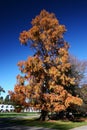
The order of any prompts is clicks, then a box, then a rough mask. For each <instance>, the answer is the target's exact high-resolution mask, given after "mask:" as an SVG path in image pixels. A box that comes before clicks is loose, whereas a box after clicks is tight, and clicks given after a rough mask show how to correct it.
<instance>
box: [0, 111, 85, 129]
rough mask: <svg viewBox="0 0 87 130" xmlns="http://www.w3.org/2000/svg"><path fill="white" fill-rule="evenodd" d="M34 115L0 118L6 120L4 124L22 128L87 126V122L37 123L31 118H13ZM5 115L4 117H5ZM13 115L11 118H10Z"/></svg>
mask: <svg viewBox="0 0 87 130" xmlns="http://www.w3.org/2000/svg"><path fill="white" fill-rule="evenodd" d="M34 114H36V113H6V114H5V113H2V114H1V113H0V115H1V116H0V117H1V118H3V117H5V118H7V122H6V123H11V124H15V125H24V126H37V127H46V128H53V129H59V130H69V129H71V128H75V127H79V126H83V125H87V121H81V122H71V121H61V120H59V121H54V120H52V121H51V120H50V121H45V122H44V121H38V120H36V119H35V118H33V117H32V119H24V118H13V117H20V116H27V117H29V116H32V115H34ZM5 115H6V116H5ZM12 115H13V116H12Z"/></svg>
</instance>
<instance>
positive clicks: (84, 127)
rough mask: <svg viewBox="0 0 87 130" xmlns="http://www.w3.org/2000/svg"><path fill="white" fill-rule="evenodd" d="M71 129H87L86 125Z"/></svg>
mask: <svg viewBox="0 0 87 130" xmlns="http://www.w3.org/2000/svg"><path fill="white" fill-rule="evenodd" d="M71 130H87V125H86V126H80V127H77V128H74V129H71Z"/></svg>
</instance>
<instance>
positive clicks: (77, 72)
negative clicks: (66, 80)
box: [69, 55, 87, 86]
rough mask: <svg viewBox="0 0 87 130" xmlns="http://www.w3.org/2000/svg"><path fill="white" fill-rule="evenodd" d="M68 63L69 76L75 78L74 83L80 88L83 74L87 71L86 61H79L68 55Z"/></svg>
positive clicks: (83, 77)
mask: <svg viewBox="0 0 87 130" xmlns="http://www.w3.org/2000/svg"><path fill="white" fill-rule="evenodd" d="M69 61H70V63H71V75H72V76H74V77H75V82H76V84H77V85H78V86H80V85H81V84H82V82H83V84H84V79H85V73H86V71H87V61H86V60H84V61H83V60H79V59H78V58H77V57H75V56H73V55H70V56H69Z"/></svg>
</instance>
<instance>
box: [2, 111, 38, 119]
mask: <svg viewBox="0 0 87 130" xmlns="http://www.w3.org/2000/svg"><path fill="white" fill-rule="evenodd" d="M33 115H38V113H37V112H23V113H22V112H21V113H16V112H9V113H8V112H6V113H0V118H2V117H5V118H6V117H20V116H33Z"/></svg>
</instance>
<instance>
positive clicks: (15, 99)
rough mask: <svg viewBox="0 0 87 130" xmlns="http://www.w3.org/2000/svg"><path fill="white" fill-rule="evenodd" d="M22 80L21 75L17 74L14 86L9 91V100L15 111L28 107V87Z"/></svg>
mask: <svg viewBox="0 0 87 130" xmlns="http://www.w3.org/2000/svg"><path fill="white" fill-rule="evenodd" d="M23 82H24V80H23V78H22V76H20V75H18V76H17V85H15V87H14V92H12V91H9V95H10V102H11V103H12V104H13V105H14V107H15V109H16V111H17V112H21V110H22V109H24V108H26V107H29V103H28V100H27V97H28V87H27V86H26V87H25V86H24V83H23Z"/></svg>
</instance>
